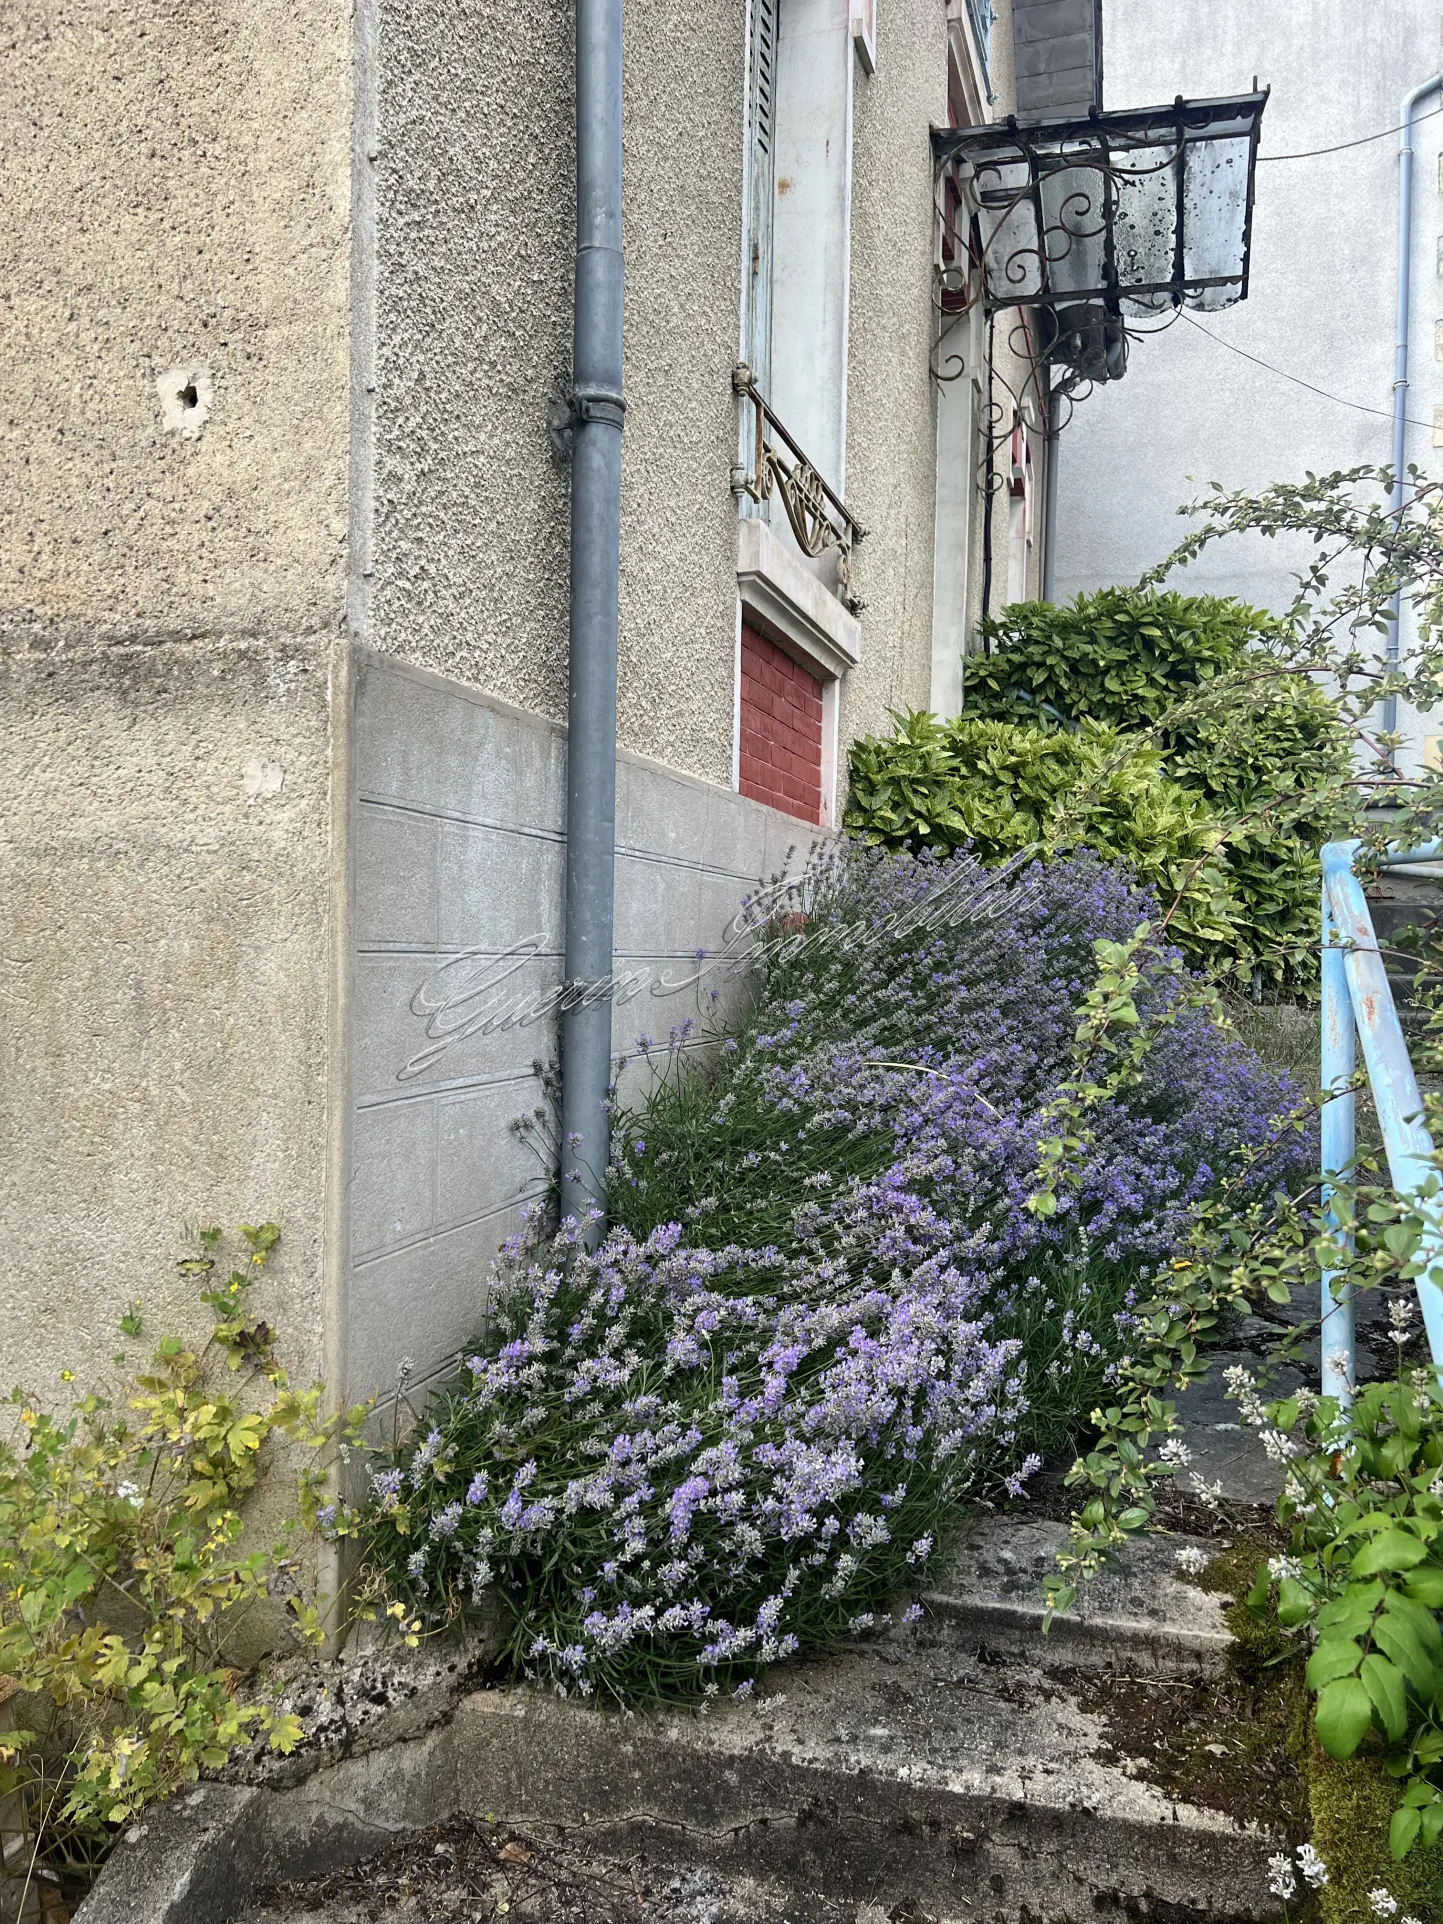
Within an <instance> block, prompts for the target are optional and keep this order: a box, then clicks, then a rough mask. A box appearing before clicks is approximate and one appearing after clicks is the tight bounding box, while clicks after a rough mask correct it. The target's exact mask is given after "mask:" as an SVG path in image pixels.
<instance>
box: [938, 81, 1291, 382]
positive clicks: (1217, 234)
mask: <svg viewBox="0 0 1443 1924" xmlns="http://www.w3.org/2000/svg"><path fill="white" fill-rule="evenodd" d="M1266 101H1267V94H1266V93H1265V92H1264V93H1256V92H1255V93H1252V94H1245V95H1239V96H1235V97H1232V98H1229V99H1225V100H1205V101H1189V100H1183V99H1181V98H1179V99H1177V100H1175V101H1174V102H1173V103H1172V104H1171V105H1170V106H1166V107H1155V108H1147V109H1142V110H1127V111H1123V112H1115V113H1096V114H1092V115H1089V116H1088V117H1087V118H1086V119H1082V120H1066V119H1062V120H1039V121H1035V122H1030V123H1026V124H1024V123H1021V122H1019V121H1018V119H1017V118H1016V117H1015V116H1013V117H1010V118H1009V119H1007V120H1006V121H1003V122H999V123H994V124H992V125H989V126H985V127H964V128H949V129H945V130H943V129H937V130H934V133H933V147H934V154H935V159H936V163H937V208H936V214H937V231H938V241H937V252H936V257H935V264H936V273H937V307H938V311H939V321H940V323H941V325H940V330H939V331H940V334H941V335H942V336H945V335H946V334H948V333H950V332H951V331H952V330H951V326H950V323H951V322H952V321H953V320H954V319H955V317H957V316H958V315H960V314H962V313H965V312H967V311H968V310H969V309H971V308H972V307H974V306H976V305H977V304H979V303H980V304H981V306H982V308H983V311H984V312H985V313H986V314H987V315H988V316H992V315H995V314H997V313H999V312H1000V311H1001V310H1002V309H1004V308H1014V309H1016V308H1024V309H1030V310H1032V311H1033V312H1034V313H1035V315H1036V336H1037V338H1036V340H1035V342H1034V343H1033V346H1034V347H1035V350H1036V353H1037V355H1038V358H1039V359H1040V360H1041V361H1043V362H1044V363H1046V364H1047V365H1049V366H1051V367H1053V368H1055V369H1057V370H1058V371H1059V373H1060V374H1061V376H1062V379H1063V381H1064V382H1065V383H1066V385H1067V386H1068V387H1069V388H1071V389H1076V388H1077V387H1078V386H1080V385H1090V384H1091V383H1094V382H1098V381H1108V380H1116V379H1117V378H1118V377H1119V376H1120V375H1121V374H1122V372H1123V370H1124V368H1125V366H1126V362H1127V343H1128V338H1129V336H1130V335H1132V334H1134V333H1136V332H1139V331H1142V332H1145V331H1147V329H1146V328H1145V327H1144V328H1142V329H1139V328H1137V327H1136V326H1135V325H1134V324H1135V323H1136V322H1139V321H1141V322H1146V321H1148V320H1151V321H1153V322H1154V323H1156V322H1159V321H1162V322H1167V321H1170V320H1171V319H1172V318H1174V316H1175V315H1176V313H1177V311H1178V310H1179V309H1180V308H1182V307H1184V306H1187V307H1197V308H1202V309H1203V310H1204V311H1212V310H1216V309H1218V308H1221V307H1228V306H1231V305H1232V303H1233V302H1234V301H1239V300H1243V299H1246V297H1247V290H1248V270H1249V265H1250V254H1251V240H1252V212H1253V181H1254V170H1255V167H1256V161H1257V147H1258V134H1259V127H1260V122H1261V119H1262V112H1263V108H1264V106H1265V104H1266ZM937 371H938V373H939V375H940V376H941V377H942V378H946V375H945V374H943V371H942V368H940V367H939V368H938V370H937Z"/></svg>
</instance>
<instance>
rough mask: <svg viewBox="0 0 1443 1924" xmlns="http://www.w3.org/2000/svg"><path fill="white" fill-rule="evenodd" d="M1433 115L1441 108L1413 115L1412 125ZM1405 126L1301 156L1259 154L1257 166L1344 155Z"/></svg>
mask: <svg viewBox="0 0 1443 1924" xmlns="http://www.w3.org/2000/svg"><path fill="white" fill-rule="evenodd" d="M1435 114H1443V107H1430V108H1429V109H1428V111H1427V113H1426V114H1415V115H1414V116H1413V125H1414V126H1415V127H1416V126H1418V125H1419V124H1420V123H1421V122H1422V121H1425V120H1431V119H1432V118H1433V116H1434V115H1435ZM1407 125H1408V122H1407V121H1406V120H1400V121H1399V122H1398V124H1397V126H1396V127H1380V128H1379V130H1378V132H1377V133H1376V134H1359V136H1358V138H1357V139H1356V140H1340V141H1339V142H1338V144H1337V146H1336V147H1310V148H1308V150H1307V151H1306V152H1305V153H1301V154H1259V155H1258V165H1259V166H1261V165H1262V163H1263V162H1264V161H1265V160H1317V159H1319V158H1320V157H1321V156H1322V155H1323V154H1342V153H1346V152H1347V150H1348V149H1349V148H1350V147H1366V146H1367V145H1368V143H1369V141H1371V140H1386V139H1387V138H1388V136H1389V134H1401V133H1402V131H1403V129H1404V128H1405V127H1406V126H1407Z"/></svg>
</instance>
